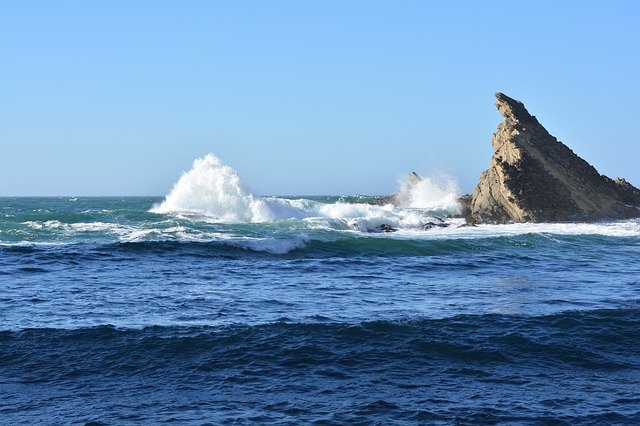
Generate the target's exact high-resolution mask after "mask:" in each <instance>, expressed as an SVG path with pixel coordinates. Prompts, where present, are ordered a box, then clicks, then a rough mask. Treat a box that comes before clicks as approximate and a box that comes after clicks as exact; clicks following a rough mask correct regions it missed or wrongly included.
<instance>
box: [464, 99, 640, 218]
mask: <svg viewBox="0 0 640 426" xmlns="http://www.w3.org/2000/svg"><path fill="white" fill-rule="evenodd" d="M496 98H497V101H496V106H497V107H498V110H499V111H500V113H501V114H502V115H503V116H504V121H503V122H502V123H501V124H500V125H499V126H498V130H497V131H496V133H494V134H493V139H492V142H491V143H492V145H493V148H494V149H495V153H494V155H493V157H492V159H491V164H490V166H489V168H488V169H487V170H486V171H484V172H483V173H482V174H481V175H480V182H479V183H478V186H477V187H476V188H475V190H474V191H473V195H472V198H471V203H470V205H469V212H468V217H467V220H468V222H470V223H507V222H530V221H531V222H566V221H593V220H601V219H621V218H630V217H638V216H640V190H638V189H637V188H635V187H634V186H633V185H631V184H629V183H628V182H626V181H625V180H624V179H618V180H616V181H614V180H612V179H609V178H608V177H606V176H603V175H600V173H598V171H597V170H596V169H595V168H594V167H593V166H592V165H590V164H589V163H587V162H586V161H585V160H583V159H582V158H580V157H579V156H577V155H576V154H575V153H574V152H573V151H572V150H571V149H569V148H568V147H567V146H566V145H564V144H563V143H561V142H560V141H558V140H557V139H556V138H555V137H553V136H552V135H550V134H549V132H547V130H546V129H545V128H544V127H542V125H541V124H540V123H539V122H538V120H537V119H536V118H535V117H534V116H532V115H530V114H529V112H528V111H527V110H526V108H525V107H524V105H523V104H522V103H521V102H519V101H517V100H514V99H511V98H510V97H508V96H506V95H504V94H502V93H496Z"/></svg>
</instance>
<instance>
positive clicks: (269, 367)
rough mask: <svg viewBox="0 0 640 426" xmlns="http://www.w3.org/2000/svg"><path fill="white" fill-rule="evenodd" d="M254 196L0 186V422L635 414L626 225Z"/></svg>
mask: <svg viewBox="0 0 640 426" xmlns="http://www.w3.org/2000/svg"><path fill="white" fill-rule="evenodd" d="M263 200H267V201H268V203H267V205H268V207H269V210H268V212H269V214H270V215H271V216H268V217H259V218H258V219H259V220H258V219H256V218H255V217H253V218H251V217H248V218H243V219H242V220H220V218H215V217H212V216H210V215H207V214H198V213H197V212H171V211H162V209H159V208H158V206H160V203H161V202H162V199H161V198H154V197H132V198H83V197H78V198H76V197H73V198H70V197H64V198H0V325H1V327H0V395H2V398H0V419H2V420H0V422H4V423H9V424H12V423H19V422H24V423H86V422H92V421H93V422H99V423H103V424H123V423H124V424H127V423H159V422H180V421H184V422H187V423H196V424H200V423H206V422H210V423H214V424H217V423H221V422H230V423H313V422H318V423H320V424H332V423H336V424H344V423H365V424H367V423H371V424H393V423H398V424H404V423H439V422H440V423H446V424H448V423H455V422H461V423H468V422H469V423H478V424H486V423H495V422H515V423H525V424H538V423H566V424H575V423H592V424H602V423H611V424H619V423H627V424H636V423H638V422H640V398H639V397H638V395H639V394H640V392H639V389H640V355H639V354H640V303H639V301H640V221H638V220H630V221H618V222H610V223H599V224H519V225H501V226H495V225H494V226H492V225H487V226H478V227H467V226H464V224H463V223H462V221H460V220H458V219H444V222H442V223H443V224H445V225H446V226H442V227H440V226H436V227H429V226H427V228H429V229H423V227H424V226H423V225H424V224H428V223H440V218H442V217H443V212H442V211H439V210H437V209H427V208H422V209H421V208H403V209H400V208H393V207H391V206H384V207H381V206H371V205H368V204H364V202H366V201H367V198H366V197H345V198H339V197H286V198H285V197H271V198H268V199H266V198H265V199H263ZM254 201H255V200H253V201H252V202H254ZM267 201H265V202H267ZM260 202H262V200H261V201H260ZM265 211H267V210H261V211H260V212H261V214H265V213H264V212H265ZM274 212H275V213H274ZM276 213H277V214H276ZM236 219H237V218H236ZM381 224H389V225H390V226H392V227H393V228H394V229H396V230H397V232H392V233H380V232H373V231H378V230H379V226H380V225H381Z"/></svg>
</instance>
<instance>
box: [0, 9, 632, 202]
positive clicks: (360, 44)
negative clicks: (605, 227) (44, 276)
mask: <svg viewBox="0 0 640 426" xmlns="http://www.w3.org/2000/svg"><path fill="white" fill-rule="evenodd" d="M639 76H640V1H615V2H604V1H582V0H581V1H530V2H519V1H513V0H510V1H426V0H424V1H347V0H339V1H324V0H323V1H314V2H312V1H238V0H234V1H226V2H223V1H209V0H207V1H196V0H190V1H177V0H174V1H158V0H153V1H128V0H127V1H117V0H109V1H88V0H82V1H65V0H60V1H29V0H14V1H7V0H0V195H164V194H166V193H167V192H168V190H169V189H170V188H171V186H172V185H173V183H174V182H175V181H176V180H177V179H178V177H179V176H180V174H181V172H182V171H185V170H188V169H190V167H191V163H192V161H193V159H194V158H196V157H199V156H202V155H204V154H206V153H209V152H213V153H215V154H216V155H218V157H220V158H221V159H222V161H224V162H225V163H226V164H228V165H230V166H232V167H233V168H235V169H236V170H237V171H238V172H239V173H240V174H241V175H242V177H243V180H244V181H245V183H246V184H247V186H248V187H249V188H251V189H252V190H253V191H255V192H256V193H258V194H263V195H266V194H354V193H365V194H384V193H390V192H392V191H393V190H394V189H395V186H396V181H397V179H398V177H399V176H400V175H401V174H403V173H407V172H410V171H412V170H416V171H418V172H420V173H424V174H429V173H431V172H433V171H437V172H440V171H442V170H446V171H449V172H450V173H451V174H452V175H454V176H455V177H456V178H457V180H458V182H459V185H460V188H461V189H462V190H463V191H464V192H470V191H471V190H472V189H473V186H474V185H475V184H476V182H477V179H478V176H479V174H480V172H481V171H482V170H484V169H485V168H486V167H487V165H488V164H489V159H490V157H491V154H492V149H491V144H490V140H491V134H492V133H493V131H494V130H495V128H496V126H497V125H498V123H499V122H500V121H501V117H500V116H499V114H498V112H497V111H496V109H495V107H494V97H493V93H494V92H495V91H502V92H504V93H506V94H507V95H509V96H511V97H514V98H516V99H519V100H521V101H523V102H524V103H525V105H526V106H527V108H528V109H529V111H530V112H531V113H532V114H534V115H536V116H537V117H538V119H539V120H540V121H541V123H542V124H543V125H544V126H545V127H546V128H547V130H549V131H550V132H551V134H553V135H554V136H556V137H558V138H559V139H560V140H561V141H563V142H564V143H566V144H567V145H569V147H570V148H572V149H573V150H574V151H575V152H576V153H577V154H579V155H581V156H582V157H583V158H585V159H586V160H587V161H589V162H591V163H592V164H594V165H595V166H596V168H597V169H598V170H599V171H600V172H601V173H605V174H607V175H609V176H611V177H617V176H623V177H626V178H627V180H629V181H630V182H632V183H633V184H635V185H637V186H639V185H640V161H639V160H640V155H639V154H640V125H639V124H640V123H639V120H638V107H639V100H640V77H639Z"/></svg>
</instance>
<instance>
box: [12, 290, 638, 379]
mask: <svg viewBox="0 0 640 426" xmlns="http://www.w3.org/2000/svg"><path fill="white" fill-rule="evenodd" d="M633 305H637V302H636V303H633ZM0 342H1V343H2V345H0V354H1V356H0V365H1V366H3V368H10V367H11V366H12V365H13V366H20V365H25V364H29V365H32V367H36V366H37V364H38V362H42V366H43V367H45V368H46V366H47V364H49V362H48V361H47V360H48V359H58V360H59V361H63V360H66V361H64V362H62V363H61V364H64V365H59V366H60V367H61V369H62V370H61V371H60V372H56V373H55V374H63V371H64V370H69V369H73V368H74V367H73V364H74V363H91V362H96V361H98V362H102V363H107V364H108V366H109V367H110V368H111V367H115V368H119V367H124V366H126V365H131V362H133V363H135V362H140V364H139V365H138V367H143V366H144V364H145V363H146V362H148V361H149V359H153V358H155V359H171V358H180V359H185V357H186V358H189V357H192V356H195V355H198V354H201V353H203V351H204V352H206V353H207V357H208V358H211V359H214V358H215V365H216V366H218V367H221V368H231V367H234V366H237V364H238V363H243V362H251V363H255V362H258V361H260V362H271V361H274V362H276V361H277V362H280V361H282V360H285V363H289V362H291V363H292V364H298V365H303V364H327V365H332V364H335V365H346V364H348V363H349V360H351V361H353V362H355V361H356V360H358V359H359V360H360V361H361V362H363V363H364V364H367V363H369V364H371V365H373V364H378V363H380V364H386V363H387V362H393V363H395V362H404V361H407V360H411V359H413V360H417V359H419V358H424V357H426V358H425V359H431V360H433V359H443V360H449V361H455V360H457V361H466V362H472V363H479V364H483V365H484V364H487V365H490V364H512V365H513V366H514V367H515V366H517V364H518V363H520V362H521V361H522V360H523V359H528V360H529V362H533V363H539V364H541V365H545V364H554V363H559V364H566V365H571V366H573V367H579V368H590V369H596V370H610V369H613V370H617V369H623V370H624V369H628V370H636V372H637V367H638V360H639V359H640V355H639V354H640V307H638V306H630V307H626V308H619V309H599V310H584V311H566V312H561V313H558V314H554V315H544V316H521V315H500V314H486V315H458V316H454V317H449V318H443V319H431V318H405V319H400V320H393V321H390V320H385V321H366V322H362V323H357V324H349V323H336V322H332V321H329V320H327V319H325V318H323V317H317V318H316V321H315V322H305V323H292V322H289V321H288V320H287V318H282V319H281V320H280V321H279V322H275V323H267V324H260V325H253V326H250V325H242V324H236V325H227V326H218V327H208V326H198V327H187V326H172V327H161V326H149V327H145V328H142V329H119V328H115V327H113V326H110V325H103V326H96V327H87V328H79V329H70V330H68V329H55V328H52V329H49V328H36V329H24V330H17V331H10V330H4V331H0ZM96 345H98V346H99V347H100V348H101V349H102V350H100V351H96V352H92V351H87V350H88V349H89V348H91V347H95V346H96ZM36 349H39V350H36ZM52 354H55V356H53V358H52V357H51V355H52ZM372 354H376V356H373V357H371V356H369V355H372ZM80 355H82V356H80ZM87 356H88V357H87ZM276 358H278V360H277V359H276ZM367 359H368V361H367ZM136 360H137V361H136ZM286 360H288V361H286ZM194 361H196V360H194ZM196 362H197V361H196ZM345 363H346V364H345ZM56 364H58V362H56ZM358 368H366V365H360V366H359V367H358ZM23 373H24V372H20V374H23ZM33 373H34V374H36V373H35V372H33ZM42 379H43V380H44V379H45V377H44V376H42Z"/></svg>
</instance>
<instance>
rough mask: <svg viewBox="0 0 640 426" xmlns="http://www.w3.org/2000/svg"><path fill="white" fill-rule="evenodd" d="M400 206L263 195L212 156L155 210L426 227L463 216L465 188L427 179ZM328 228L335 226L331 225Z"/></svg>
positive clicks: (404, 194)
mask: <svg viewBox="0 0 640 426" xmlns="http://www.w3.org/2000/svg"><path fill="white" fill-rule="evenodd" d="M398 194H399V197H400V199H401V200H402V201H401V203H400V205H401V208H398V207H394V206H392V205H374V204H366V203H347V202H341V201H338V202H333V203H322V202H319V201H313V200H309V199H302V198H299V199H289V198H280V197H260V196H257V195H255V194H253V193H252V192H251V191H249V190H248V189H247V187H246V186H245V185H244V183H243V182H242V180H241V179H240V175H239V174H238V172H236V171H235V170H234V169H232V168H231V167H229V166H227V165H225V164H223V163H222V162H221V161H220V160H219V159H218V158H217V157H216V156H215V155H213V154H208V155H206V156H204V157H202V158H198V159H196V160H195V161H194V163H193V166H192V168H191V170H190V171H188V172H186V173H184V174H183V175H182V176H181V177H180V179H179V180H178V182H176V184H175V185H174V186H173V188H172V190H171V192H170V193H169V195H167V196H166V197H165V200H164V201H163V202H162V203H161V204H159V205H156V206H154V207H153V208H152V209H151V210H150V211H151V212H152V213H160V214H188V215H200V216H204V217H207V218H210V219H213V220H215V221H217V222H221V223H247V222H254V223H256V222H274V221H278V220H288V219H305V220H309V219H320V220H322V219H324V220H325V222H326V220H329V221H331V220H334V221H336V220H337V221H342V222H344V223H346V224H347V225H348V227H350V228H352V229H356V230H361V231H365V230H369V229H372V228H376V227H379V226H381V225H389V226H392V227H394V228H421V227H422V226H424V224H425V223H428V222H430V221H432V220H433V216H442V217H444V216H448V215H454V214H458V213H459V212H460V205H459V203H458V197H459V195H460V191H459V190H458V187H457V184H456V183H455V181H454V180H453V179H451V178H450V177H447V178H446V179H444V180H442V179H441V180H436V179H430V178H425V179H423V180H421V181H420V182H417V183H415V184H412V185H408V184H403V185H401V187H400V188H399V190H398ZM328 226H329V227H333V226H330V225H328Z"/></svg>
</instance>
